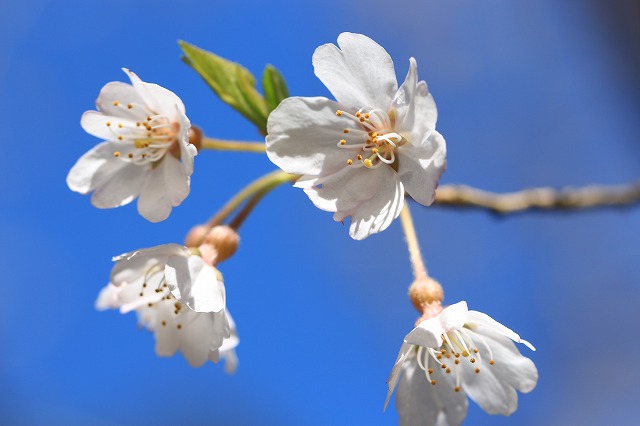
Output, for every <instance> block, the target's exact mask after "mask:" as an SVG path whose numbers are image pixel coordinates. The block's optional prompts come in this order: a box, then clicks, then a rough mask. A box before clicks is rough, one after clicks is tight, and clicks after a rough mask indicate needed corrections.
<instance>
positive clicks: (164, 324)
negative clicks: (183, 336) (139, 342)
mask: <svg viewBox="0 0 640 426" xmlns="http://www.w3.org/2000/svg"><path fill="white" fill-rule="evenodd" d="M156 310H157V320H156V324H155V338H156V354H157V355H158V356H173V355H175V353H176V351H177V350H178V346H179V344H180V337H179V334H178V333H180V330H178V329H177V327H176V322H175V320H174V318H175V314H174V313H173V304H172V303H170V302H169V303H167V302H161V303H160V304H158V305H157V306H156Z"/></svg>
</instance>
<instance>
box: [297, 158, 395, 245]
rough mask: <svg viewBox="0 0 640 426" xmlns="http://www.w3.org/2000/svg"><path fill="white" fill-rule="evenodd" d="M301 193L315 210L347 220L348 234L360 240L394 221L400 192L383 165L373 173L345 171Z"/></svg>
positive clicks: (361, 170) (349, 168) (324, 179)
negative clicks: (309, 200) (349, 217)
mask: <svg viewBox="0 0 640 426" xmlns="http://www.w3.org/2000/svg"><path fill="white" fill-rule="evenodd" d="M316 185H318V186H314V187H311V188H307V189H305V192H306V193H307V195H308V196H309V199H311V201H312V202H313V203H314V204H315V205H316V207H318V208H320V209H322V210H325V211H332V212H336V215H335V216H334V219H336V220H338V221H340V220H342V219H344V218H345V217H347V216H352V217H351V226H350V228H349V234H350V235H351V237H352V238H354V239H357V240H361V239H363V238H366V237H367V236H369V235H370V234H373V233H376V232H380V231H383V230H384V229H386V228H387V227H388V226H389V225H390V224H391V222H392V221H393V219H395V218H396V217H398V215H399V214H400V210H402V206H403V202H404V189H403V188H402V184H401V183H400V181H399V180H398V176H397V174H396V173H395V171H394V170H393V169H392V168H391V167H388V166H386V165H382V166H380V167H378V168H376V169H367V168H366V167H359V168H352V167H346V168H344V169H343V170H341V171H339V172H337V173H335V174H333V175H330V176H327V177H325V178H323V179H320V180H318V181H317V182H316Z"/></svg>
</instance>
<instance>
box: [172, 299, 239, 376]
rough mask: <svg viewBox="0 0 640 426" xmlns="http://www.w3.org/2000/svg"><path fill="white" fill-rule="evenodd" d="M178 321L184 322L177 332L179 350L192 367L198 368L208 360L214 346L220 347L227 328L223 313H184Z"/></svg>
mask: <svg viewBox="0 0 640 426" xmlns="http://www.w3.org/2000/svg"><path fill="white" fill-rule="evenodd" d="M180 320H181V321H182V320H185V323H184V324H182V328H181V329H180V330H178V335H179V338H180V350H181V352H182V354H183V355H184V357H185V358H186V359H187V361H188V362H189V365H191V366H192V367H200V366H201V365H202V364H204V363H205V362H206V361H207V359H208V358H209V352H210V350H211V348H212V347H215V346H216V345H217V346H218V347H220V345H221V344H222V342H223V340H224V337H225V334H226V333H228V326H227V323H226V318H225V315H224V312H223V311H221V312H217V313H214V312H211V313H198V312H192V311H189V312H185V315H182V316H181V318H180Z"/></svg>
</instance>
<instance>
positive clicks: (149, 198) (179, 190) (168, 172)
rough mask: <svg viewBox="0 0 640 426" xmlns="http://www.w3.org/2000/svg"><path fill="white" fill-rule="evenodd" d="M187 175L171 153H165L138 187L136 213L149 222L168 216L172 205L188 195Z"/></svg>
mask: <svg viewBox="0 0 640 426" xmlns="http://www.w3.org/2000/svg"><path fill="white" fill-rule="evenodd" d="M189 189H190V188H189V176H188V175H187V174H186V171H185V168H184V167H183V166H182V164H181V163H180V161H178V160H177V159H176V158H175V157H174V156H173V155H170V154H167V155H165V156H164V158H163V159H162V160H161V162H160V164H159V165H158V166H157V167H156V168H155V169H153V170H151V171H150V172H149V173H148V176H147V177H146V179H145V182H144V186H142V188H141V189H140V198H139V199H138V213H140V215H141V216H142V217H144V218H145V219H147V220H148V221H150V222H161V221H163V220H165V219H166V218H167V217H169V214H170V213H171V209H172V207H175V206H178V205H180V203H181V202H182V201H183V200H184V199H185V198H186V197H187V195H189Z"/></svg>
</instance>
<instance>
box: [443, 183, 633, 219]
mask: <svg viewBox="0 0 640 426" xmlns="http://www.w3.org/2000/svg"><path fill="white" fill-rule="evenodd" d="M639 202H640V181H639V182H634V183H631V184H627V185H618V186H604V185H589V186H584V187H580V188H569V187H567V188H562V189H553V188H531V189H525V190H522V191H518V192H510V193H505V194H496V193H494V192H488V191H483V190H481V189H477V188H472V187H470V186H466V185H442V186H440V187H439V188H438V190H437V191H436V199H435V202H434V204H435V205H438V206H448V207H468V208H475V209H486V210H489V211H491V212H493V213H498V214H509V213H518V212H523V211H525V210H542V209H545V210H546V209H561V210H575V209H585V208H595V207H613V206H625V205H630V204H635V203H639Z"/></svg>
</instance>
